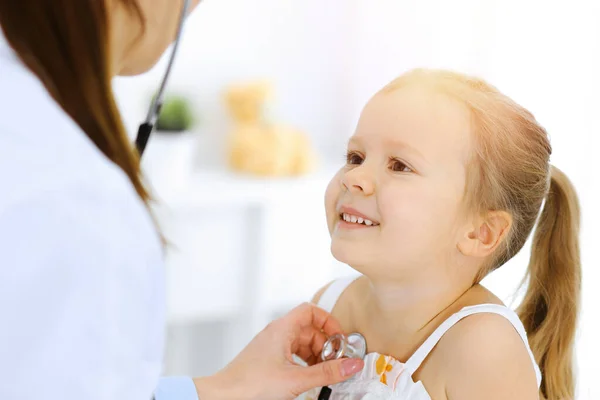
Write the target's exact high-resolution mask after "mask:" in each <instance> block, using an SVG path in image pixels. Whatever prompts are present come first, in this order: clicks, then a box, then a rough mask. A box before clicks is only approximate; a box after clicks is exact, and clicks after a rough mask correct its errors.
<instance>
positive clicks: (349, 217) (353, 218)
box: [342, 213, 375, 226]
mask: <svg viewBox="0 0 600 400" xmlns="http://www.w3.org/2000/svg"><path fill="white" fill-rule="evenodd" d="M342 219H343V220H344V221H346V222H352V223H354V224H356V223H359V224H364V225H367V226H373V225H375V224H374V223H373V221H371V220H369V219H365V218H362V217H356V216H354V215H350V214H346V213H344V214H342Z"/></svg>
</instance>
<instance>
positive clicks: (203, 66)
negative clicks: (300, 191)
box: [116, 0, 600, 399]
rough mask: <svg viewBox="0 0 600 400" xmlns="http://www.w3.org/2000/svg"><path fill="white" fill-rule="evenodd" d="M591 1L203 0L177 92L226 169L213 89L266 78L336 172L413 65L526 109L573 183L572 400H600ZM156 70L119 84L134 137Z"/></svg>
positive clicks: (599, 77)
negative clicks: (393, 82) (485, 87)
mask: <svg viewBox="0 0 600 400" xmlns="http://www.w3.org/2000/svg"><path fill="white" fill-rule="evenodd" d="M599 4H600V2H597V1H593V0H590V1H584V0H578V1H572V2H570V3H565V2H548V1H541V0H540V1H534V0H527V1H525V0H487V1H481V0H454V1H444V0H419V1H417V0H410V1H398V0H328V1H318V0H304V1H293V0H254V1H246V0H212V1H210V0H206V1H205V2H204V3H203V4H201V6H200V7H199V9H198V10H197V12H196V13H195V14H194V15H193V16H192V17H191V18H190V19H189V24H188V27H187V28H186V36H185V40H184V42H183V44H182V48H181V57H180V59H179V60H178V62H177V64H176V67H175V69H174V71H173V78H172V82H171V83H172V85H171V88H172V90H176V91H183V92H184V93H187V94H189V95H190V96H191V97H192V99H193V100H194V102H195V104H196V107H197V109H198V110H199V112H200V117H201V119H202V124H201V125H200V127H199V134H200V135H201V136H202V137H203V138H204V139H203V143H204V146H205V149H210V151H206V152H203V153H201V155H199V156H198V157H202V158H205V159H207V160H210V161H212V162H215V163H218V162H219V161H220V159H221V158H220V156H221V154H222V153H220V151H221V150H222V147H221V146H222V143H223V138H224V136H225V134H226V131H227V125H228V122H227V116H226V113H225V110H224V108H223V106H222V102H221V100H220V96H221V90H222V89H223V87H224V86H225V85H227V84H229V83H230V82H231V81H237V80H245V79H250V78H257V77H268V78H272V79H273V80H274V81H275V83H276V84H277V93H278V100H279V101H278V103H277V109H276V112H277V115H278V116H279V117H280V118H281V119H282V120H285V122H290V123H293V124H295V125H297V126H298V127H300V128H303V129H305V130H307V132H309V134H310V135H311V137H312V138H313V140H314V142H315V143H316V145H317V146H318V148H319V149H320V151H321V153H322V154H323V156H324V157H327V158H328V159H330V160H333V161H336V162H337V161H339V160H341V158H342V153H343V151H344V149H343V145H344V142H345V140H346V139H347V137H348V136H349V135H350V134H351V133H352V130H353V129H354V124H355V122H356V120H357V118H358V115H359V112H360V109H361V107H362V105H363V104H364V103H365V102H366V101H367V100H368V98H369V96H370V95H371V94H372V93H373V92H374V91H376V90H377V89H378V88H379V87H381V86H382V85H383V84H385V83H387V82H388V81H389V80H390V79H392V78H394V77H395V76H397V75H399V74H400V73H402V72H404V71H406V70H408V69H411V68H414V67H422V66H424V67H445V68H455V69H459V70H461V71H464V72H469V73H474V74H477V75H480V76H482V77H484V78H486V79H488V80H489V81H490V82H491V83H492V84H494V85H496V86H498V87H499V88H500V89H501V90H502V91H504V92H506V93H507V94H509V95H510V96H512V97H513V98H514V99H515V100H517V101H518V102H520V103H522V104H523V105H525V106H526V107H528V108H529V109H530V110H531V111H533V112H534V114H535V115H536V117H537V118H538V119H539V120H540V121H541V122H542V124H543V125H544V126H545V127H546V128H547V130H548V132H549V133H550V135H551V138H552V143H553V147H554V152H553V156H552V162H553V163H554V164H555V165H557V166H559V167H560V168H561V169H563V170H564V171H565V172H567V173H568V175H569V176H570V177H571V178H572V180H573V181H574V183H575V185H576V187H577V190H578V192H579V194H580V197H581V203H582V210H583V227H582V229H583V232H582V252H583V268H584V288H583V290H584V297H583V316H582V320H581V323H580V330H581V337H580V340H579V342H578V356H579V361H580V364H579V366H580V369H581V371H580V376H581V387H582V389H581V393H580V395H581V396H580V397H579V398H581V399H592V398H600V391H598V389H597V385H596V387H593V385H592V383H593V382H594V378H595V376H596V375H597V374H598V373H599V372H600V370H599V368H598V366H597V365H598V363H597V360H598V359H600V348H599V345H598V341H597V339H596V338H598V337H600V326H599V324H598V322H597V318H594V317H595V315H597V311H596V310H595V306H594V304H597V303H598V301H599V300H600V295H599V293H598V291H597V290H595V289H596V286H597V285H598V284H599V283H600V272H599V271H598V268H597V266H598V265H599V264H600V257H599V256H598V253H597V252H596V251H595V245H596V242H597V241H598V240H599V239H600V235H599V234H598V233H597V232H596V225H595V224H594V223H596V224H597V223H598V222H600V213H599V212H598V208H597V205H598V204H600V190H599V189H600V188H599V187H600V184H599V182H600V179H599V178H598V176H597V172H596V171H597V168H595V167H596V164H595V161H596V159H597V153H598V151H599V149H600V146H599V145H600V139H599V138H598V133H599V132H600V121H599V117H598V116H599V115H600V100H599V98H598V96H597V93H598V91H599V89H600V5H599ZM162 67H164V60H163V61H162V62H161V63H160V64H159V65H158V66H157V68H155V69H154V70H153V71H151V72H150V73H149V74H147V75H146V76H144V77H141V78H135V79H127V80H119V81H118V82H117V83H116V90H117V92H118V95H119V100H120V103H121V105H122V107H123V110H124V112H125V113H126V115H127V121H126V122H127V124H128V126H129V127H131V128H132V129H133V127H134V126H135V125H136V124H137V123H138V120H139V119H140V118H143V116H144V113H145V110H144V108H143V106H145V104H144V105H143V106H142V104H141V100H142V99H143V98H144V96H148V95H149V94H150V93H151V91H153V90H154V85H155V84H156V82H157V81H158V78H159V76H160V73H161V72H162V70H161V68H162ZM214 149H218V150H219V151H216V152H215V151H214ZM232 229H233V228H232ZM319 229H322V228H319ZM307 234H310V233H309V232H307ZM282 251H283V250H282ZM286 251H290V250H289V249H287V250H286ZM273 254H277V255H273V257H275V258H276V259H280V258H281V257H283V256H285V254H284V253H282V252H280V253H277V250H273ZM527 257H528V251H524V252H523V253H522V254H520V255H519V256H518V257H516V258H515V259H514V260H512V261H511V262H510V263H509V264H508V265H506V266H505V267H503V268H502V269H501V270H500V271H498V272H497V273H496V274H494V275H493V276H491V277H490V278H489V279H487V280H486V284H487V285H488V286H489V287H490V288H492V289H494V290H495V291H496V292H498V293H499V294H500V295H501V296H502V297H503V298H509V297H510V295H511V293H512V292H513V290H514V288H515V287H516V285H517V284H518V283H519V281H520V278H521V277H522V275H523V273H524V270H525V265H526V263H527ZM209 262H210V260H209ZM592 314H593V315H592Z"/></svg>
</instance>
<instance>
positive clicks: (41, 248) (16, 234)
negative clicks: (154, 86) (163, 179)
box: [0, 31, 197, 400]
mask: <svg viewBox="0 0 600 400" xmlns="http://www.w3.org/2000/svg"><path fill="white" fill-rule="evenodd" d="M164 304H165V296H164V279H163V255H162V249H161V245H160V241H159V237H158V235H157V232H156V230H155V227H154V225H153V222H152V219H151V217H150V215H149V213H148V212H147V210H146V208H145V207H144V205H143V203H142V201H141V200H140V199H139V198H138V197H137V195H136V193H135V191H134V189H133V187H132V185H131V184H130V182H129V180H128V179H127V177H126V175H125V174H124V173H123V172H122V171H121V170H120V169H119V168H117V167H116V166H115V165H114V164H113V163H111V162H110V161H109V160H108V159H107V158H106V157H104V155H103V154H102V153H101V152H100V151H99V150H98V149H97V148H96V147H95V146H94V145H93V143H92V142H91V141H90V140H89V139H88V138H87V136H85V135H84V133H83V132H82V131H81V130H80V129H79V127H78V126H77V125H76V124H75V123H74V122H73V121H72V120H71V119H70V118H69V117H68V116H67V115H66V114H65V113H64V112H63V111H62V109H61V108H60V107H59V106H58V105H57V104H56V103H55V102H54V101H53V100H52V99H51V97H50V96H49V95H48V93H47V92H46V90H45V89H44V87H43V86H42V85H41V83H40V82H39V81H38V79H37V78H36V77H35V76H34V75H33V74H31V73H30V72H29V71H28V70H27V69H26V68H25V67H24V65H22V64H21V63H20V62H19V60H18V59H17V57H16V55H15V53H14V52H13V51H12V50H11V49H10V47H9V46H8V45H7V43H6V41H5V39H4V37H3V36H2V34H1V31H0V399H3V400H40V399H44V400H149V399H150V398H151V397H152V395H153V393H155V395H156V399H157V400H161V399H168V400H193V399H197V396H196V393H195V389H194V386H193V383H192V381H191V380H190V379H188V378H171V379H163V380H159V376H160V372H161V364H162V356H163V341H164V324H165V306H164Z"/></svg>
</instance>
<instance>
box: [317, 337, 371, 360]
mask: <svg viewBox="0 0 600 400" xmlns="http://www.w3.org/2000/svg"><path fill="white" fill-rule="evenodd" d="M366 354H367V341H366V340H365V338H364V336H363V335H361V334H360V333H351V334H349V335H348V336H346V335H343V334H341V333H338V334H336V335H333V336H331V337H330V338H329V339H327V341H326V342H325V345H323V350H322V351H321V360H323V361H329V360H337V359H339V358H343V357H346V358H360V359H363V358H365V355H366Z"/></svg>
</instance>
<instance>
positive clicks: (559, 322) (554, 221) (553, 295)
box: [382, 69, 581, 400]
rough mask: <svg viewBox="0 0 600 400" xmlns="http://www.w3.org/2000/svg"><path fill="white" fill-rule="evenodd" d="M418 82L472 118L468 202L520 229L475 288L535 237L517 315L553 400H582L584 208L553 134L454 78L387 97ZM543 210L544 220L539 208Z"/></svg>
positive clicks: (445, 74) (417, 75) (416, 75)
mask: <svg viewBox="0 0 600 400" xmlns="http://www.w3.org/2000/svg"><path fill="white" fill-rule="evenodd" d="M413 82H418V83H419V84H423V85H426V86H427V87H429V88H431V89H433V90H435V91H437V92H440V93H443V94H445V95H448V96H449V97H451V98H454V99H457V100H459V101H460V102H462V103H463V104H465V105H466V106H467V107H468V108H469V109H470V111H471V116H472V127H473V135H474V142H475V146H474V147H475V148H474V151H473V154H472V158H471V160H470V163H469V165H468V168H467V184H466V187H465V199H466V202H467V206H468V207H469V209H470V210H475V212H478V213H480V214H485V213H486V212H488V211H493V210H496V211H497V210H503V211H507V212H509V213H510V214H511V216H512V218H513V223H512V226H511V229H510V232H509V233H508V235H507V237H506V240H505V241H504V243H503V245H502V246H500V247H499V248H498V250H497V251H496V253H495V254H494V255H493V257H492V259H490V260H489V262H488V263H486V265H484V266H483V268H482V270H481V271H480V274H479V275H478V276H477V279H476V282H479V281H480V280H481V279H483V278H484V277H485V276H486V275H487V274H488V273H490V272H491V271H493V270H495V269H496V268H499V267H500V266H502V265H503V264H504V263H506V262H507V261H508V260H510V259H511V258H512V257H514V256H515V254H517V253H518V252H519V250H521V248H522V247H523V246H524V244H525V242H526V241H527V238H528V237H529V235H530V233H531V232H532V230H533V227H534V225H535V223H536V220H537V219H538V215H539V221H538V226H537V229H536V230H535V234H534V236H533V246H532V250H531V259H530V262H529V267H528V271H527V275H526V277H525V279H524V281H523V283H525V282H526V281H528V286H527V291H526V294H525V297H524V300H523V302H522V303H521V305H520V306H519V307H518V310H517V311H518V314H519V317H520V318H521V320H522V322H523V324H524V325H525V329H526V330H527V332H528V338H529V344H530V346H531V349H532V351H533V354H534V356H535V358H536V361H537V363H538V364H539V366H540V368H541V370H542V376H543V378H542V386H541V394H542V395H543V396H544V397H545V398H547V399H548V400H566V399H573V398H574V397H575V377H574V372H573V347H574V339H575V333H576V325H577V316H578V310H579V298H580V288H581V263H580V253H579V204H578V200H577V195H576V193H575V190H574V188H573V185H572V184H571V182H570V181H569V179H568V178H567V177H566V175H565V174H564V173H562V172H561V171H560V170H559V169H558V168H556V167H554V166H551V165H550V163H549V159H550V154H551V152H552V149H551V146H550V142H549V139H548V135H547V133H546V131H545V130H544V128H542V127H541V126H540V125H539V124H538V122H537V121H536V120H535V118H534V116H533V115H532V114H531V113H530V112H529V111H527V110H526V109H524V108H523V107H521V106H520V105H518V104H517V103H515V102H514V101H512V100H511V99H510V98H508V97H507V96H505V95H503V94H502V93H500V92H499V91H498V90H497V89H496V88H495V87H493V86H491V85H489V84H487V83H485V82H484V81H482V80H480V79H476V78H472V77H468V76H465V75H461V74H458V73H455V72H450V71H440V70H423V69H419V70H413V71H410V72H409V73H407V74H405V75H402V76H401V77H399V78H397V79H396V80H394V81H393V82H391V83H390V84H389V85H387V86H386V87H385V88H384V89H383V91H382V92H384V93H385V92H389V91H394V90H397V89H398V88H400V87H402V86H405V85H408V84H411V83H413ZM544 200H545V204H544V206H543V209H542V211H541V214H540V209H541V208H542V204H543V203H544Z"/></svg>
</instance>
